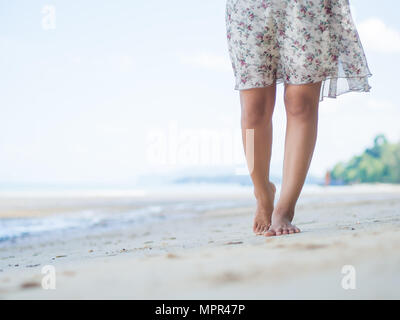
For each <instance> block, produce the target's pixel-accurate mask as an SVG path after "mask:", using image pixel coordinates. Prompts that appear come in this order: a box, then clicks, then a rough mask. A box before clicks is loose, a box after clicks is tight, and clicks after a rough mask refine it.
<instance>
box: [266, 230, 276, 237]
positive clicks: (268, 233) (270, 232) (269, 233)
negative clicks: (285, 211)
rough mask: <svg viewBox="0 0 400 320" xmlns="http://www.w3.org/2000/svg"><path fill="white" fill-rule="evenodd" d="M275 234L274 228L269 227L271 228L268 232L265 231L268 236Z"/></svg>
mask: <svg viewBox="0 0 400 320" xmlns="http://www.w3.org/2000/svg"><path fill="white" fill-rule="evenodd" d="M275 235H276V234H275V230H273V229H269V230H267V232H265V236H266V237H273V236H275Z"/></svg>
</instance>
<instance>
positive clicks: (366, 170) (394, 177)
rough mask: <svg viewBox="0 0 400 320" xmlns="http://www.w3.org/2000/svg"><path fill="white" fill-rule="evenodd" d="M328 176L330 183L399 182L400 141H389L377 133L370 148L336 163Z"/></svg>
mask: <svg viewBox="0 0 400 320" xmlns="http://www.w3.org/2000/svg"><path fill="white" fill-rule="evenodd" d="M330 176H331V180H332V184H337V183H344V184H351V183H367V182H368V183H371V182H381V183H400V143H394V144H393V143H389V142H388V141H387V139H386V137H385V136H384V135H377V136H376V137H375V139H374V145H373V146H372V147H371V148H368V149H366V150H365V151H364V152H363V153H362V154H361V155H358V156H354V157H353V158H351V159H350V160H349V161H348V162H340V163H338V164H336V165H335V166H334V168H333V169H332V170H331V172H330Z"/></svg>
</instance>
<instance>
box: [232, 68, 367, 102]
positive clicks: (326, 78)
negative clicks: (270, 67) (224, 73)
mask: <svg viewBox="0 0 400 320" xmlns="http://www.w3.org/2000/svg"><path fill="white" fill-rule="evenodd" d="M371 76H372V73H368V74H366V75H362V76H354V77H351V76H350V77H349V76H347V77H333V76H328V77H323V78H321V79H319V80H313V81H310V82H301V83H292V82H287V81H285V80H284V79H283V78H277V79H276V80H274V82H272V83H270V84H263V85H256V86H251V85H250V86H245V87H243V88H239V86H238V85H236V86H235V88H234V89H235V90H237V91H241V90H250V89H258V88H267V87H270V86H272V85H273V84H276V85H279V84H281V83H284V84H289V85H305V84H313V83H318V82H322V84H321V94H320V101H323V100H324V98H325V97H326V98H333V99H335V98H336V97H338V96H341V95H343V94H345V93H349V92H370V90H371V88H372V87H371V86H370V85H369V84H368V83H367V86H366V87H360V88H349V89H348V90H345V91H343V92H340V93H336V94H334V95H331V94H323V90H324V85H325V82H326V81H329V80H339V79H368V78H370V77H371Z"/></svg>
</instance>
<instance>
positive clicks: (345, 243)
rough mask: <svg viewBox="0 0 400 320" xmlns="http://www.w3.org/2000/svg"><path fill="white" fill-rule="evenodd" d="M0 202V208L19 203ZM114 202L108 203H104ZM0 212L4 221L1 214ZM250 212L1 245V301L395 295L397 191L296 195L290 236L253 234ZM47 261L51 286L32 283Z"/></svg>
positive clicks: (399, 278)
mask: <svg viewBox="0 0 400 320" xmlns="http://www.w3.org/2000/svg"><path fill="white" fill-rule="evenodd" d="M247 196H250V195H247ZM7 199H8V200H7ZM7 199H6V198H3V202H2V205H0V207H1V208H6V207H7V208H10V209H11V208H12V205H11V204H12V201H16V202H15V203H18V201H17V200H16V199H13V200H10V199H9V198H7ZM206 199H207V197H203V198H202V200H201V201H207V200H206ZM46 201H47V202H46ZM52 201H53V200H49V199H47V200H46V199H44V200H43V199H41V200H40V203H41V205H40V206H39V205H37V204H36V205H37V208H38V209H37V210H36V211H35V210H33V209H34V206H35V201H33V202H31V203H30V205H29V206H28V207H29V210H27V209H26V208H25V209H24V210H25V211H24V212H25V213H26V214H27V215H29V212H30V213H32V212H39V213H40V212H41V209H43V208H46V206H45V205H44V204H45V203H48V204H49V205H48V206H47V207H52V204H54V203H52ZM85 201H86V202H85ZM87 201H88V200H87V199H86V200H82V199H75V200H71V199H69V200H68V201H67V200H65V202H64V203H65V205H68V204H72V203H73V204H74V206H76V207H77V208H78V207H87V206H94V205H98V206H102V205H105V204H107V203H108V202H107V201H110V200H109V199H108V200H107V199H104V198H99V199H97V198H93V199H91V200H90V201H91V202H90V203H88V202H87ZM152 201H153V200H152ZM0 203H1V200H0ZM58 203H59V202H58ZM118 203H121V200H120V199H118V197H117V198H114V199H113V200H112V205H110V204H109V203H108V206H109V207H112V208H118ZM68 206H70V205H68ZM56 207H57V206H56ZM58 207H59V209H60V211H63V209H62V206H61V205H59V204H58ZM40 208H41V209H40ZM44 211H46V210H44ZM0 212H3V216H10V210H6V209H4V210H0ZM7 212H8V213H7ZM21 212H23V210H22V209H21V208H19V210H16V211H14V215H16V214H20V215H21ZM253 213H254V206H247V207H236V208H229V209H219V210H209V211H207V212H203V213H201V214H197V215H194V216H193V217H190V218H188V219H174V220H168V219H166V220H165V221H162V222H159V223H156V224H146V225H138V226H137V227H136V228H132V229H129V230H126V229H122V230H108V231H104V232H102V233H99V234H85V233H81V234H76V235H74V236H71V237H70V238H58V239H51V240H49V239H35V241H32V242H28V243H26V242H24V243H18V242H17V243H15V244H9V245H7V246H3V247H1V248H0V270H1V271H0V298H1V299H399V298H400V289H399V288H400V232H399V231H400V187H396V186H384V185H380V186H379V185H378V186H359V187H353V186H352V187H338V188H334V187H329V188H324V189H322V190H320V189H318V190H316V191H315V192H309V193H308V194H303V195H302V198H301V201H300V203H299V206H298V208H297V213H296V218H295V223H296V224H297V226H298V227H300V228H301V229H302V233H300V234H295V235H287V236H281V237H273V238H265V237H262V236H255V235H254V234H253V233H252V231H251V225H252V216H253ZM36 214H38V213H36ZM39 216H40V214H39ZM46 265H51V266H54V267H55V271H56V289H54V290H45V289H43V288H42V286H41V281H42V279H43V276H44V275H43V274H42V273H41V271H42V268H43V267H44V266H46ZM346 265H347V266H348V265H350V266H352V267H351V268H353V269H352V270H354V271H355V277H354V282H353V284H355V288H350V289H347V290H346V289H344V288H343V286H342V281H343V278H344V277H345V276H346V275H345V274H343V273H342V268H343V267H344V266H346Z"/></svg>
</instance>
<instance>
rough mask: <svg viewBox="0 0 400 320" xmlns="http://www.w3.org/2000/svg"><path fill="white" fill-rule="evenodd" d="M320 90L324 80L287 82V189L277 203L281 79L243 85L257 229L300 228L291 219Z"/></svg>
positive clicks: (276, 232)
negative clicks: (275, 141)
mask: <svg viewBox="0 0 400 320" xmlns="http://www.w3.org/2000/svg"><path fill="white" fill-rule="evenodd" d="M320 90H321V82H318V83H310V84H304V85H291V84H285V93H284V101H285V110H286V117H287V125H286V137H285V153H284V162H283V179H282V190H281V193H280V198H279V200H278V201H277V203H276V206H274V198H275V191H276V189H275V186H274V185H273V183H271V182H270V181H269V172H270V162H271V150H272V115H273V112H274V107H275V101H276V84H273V85H271V86H269V87H265V88H255V89H248V90H241V91H240V102H241V108H242V116H241V126H242V138H243V146H244V149H245V154H246V159H247V163H248V167H249V170H250V176H251V179H252V181H253V185H254V195H255V198H256V200H257V209H256V213H255V218H254V225H253V231H254V232H255V233H256V234H265V236H280V235H286V234H292V233H298V232H300V229H299V228H297V227H296V226H295V225H293V224H292V220H293V218H294V213H295V207H296V203H297V200H298V198H299V196H300V193H301V190H302V188H303V186H304V182H305V179H306V176H307V172H308V169H309V167H310V164H311V159H312V156H313V153H314V149H315V144H316V140H317V129H318V108H319V96H320ZM251 129H253V130H254V131H249V130H251ZM249 132H253V134H252V135H249V134H248V133H249ZM253 137H254V138H253ZM250 144H252V146H250V148H249V145H250Z"/></svg>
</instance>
